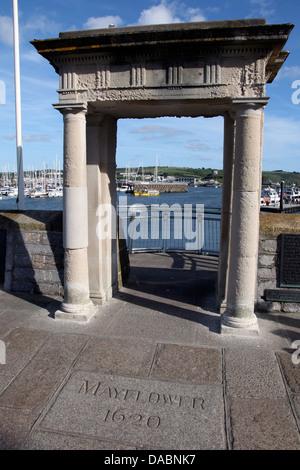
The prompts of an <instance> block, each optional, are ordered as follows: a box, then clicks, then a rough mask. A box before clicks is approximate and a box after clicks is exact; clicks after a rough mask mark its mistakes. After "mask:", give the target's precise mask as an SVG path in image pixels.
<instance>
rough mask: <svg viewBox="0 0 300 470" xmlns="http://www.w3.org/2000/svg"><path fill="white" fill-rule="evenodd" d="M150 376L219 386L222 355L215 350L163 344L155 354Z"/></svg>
mask: <svg viewBox="0 0 300 470" xmlns="http://www.w3.org/2000/svg"><path fill="white" fill-rule="evenodd" d="M183 362H184V367H182V364H183ZM152 374H153V376H154V377H159V378H165V379H173V380H178V379H179V380H188V381H190V382H192V383H199V384H200V383H201V384H205V385H217V384H221V383H222V354H221V352H220V351H218V350H217V349H209V348H195V347H189V346H179V345H176V344H164V345H161V346H160V349H159V351H158V353H157V357H156V360H155V364H154V367H153V371H152Z"/></svg>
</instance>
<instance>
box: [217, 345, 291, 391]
mask: <svg viewBox="0 0 300 470" xmlns="http://www.w3.org/2000/svg"><path fill="white" fill-rule="evenodd" d="M258 364H259V368H258V367H257V365H258ZM225 366H226V374H225V380H226V394H227V395H228V396H231V397H243V398H274V397H276V398H282V397H284V396H285V388H284V384H283V381H282V378H281V374H280V370H279V366H278V363H277V360H276V356H275V354H274V353H273V352H270V351H264V350H256V349H250V348H247V349H245V350H242V349H239V350H238V351H235V350H233V349H231V350H227V349H226V350H225Z"/></svg>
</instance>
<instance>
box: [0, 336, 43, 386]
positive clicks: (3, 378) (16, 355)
mask: <svg viewBox="0 0 300 470" xmlns="http://www.w3.org/2000/svg"><path fill="white" fill-rule="evenodd" d="M48 336H49V333H47V332H46V331H38V330H29V329H24V328H16V329H15V330H13V331H12V332H11V333H10V334H9V335H7V336H6V337H5V339H4V344H5V348H6V364H4V365H0V391H1V390H3V388H4V387H5V386H6V385H7V384H8V383H9V381H10V380H11V379H12V378H13V377H14V376H15V375H16V374H17V372H19V370H20V369H21V368H22V366H24V365H25V364H26V362H28V361H29V359H31V357H32V356H33V354H34V353H35V352H36V351H37V349H38V348H39V347H41V346H42V344H43V343H44V342H45V341H46V339H47V337H48Z"/></svg>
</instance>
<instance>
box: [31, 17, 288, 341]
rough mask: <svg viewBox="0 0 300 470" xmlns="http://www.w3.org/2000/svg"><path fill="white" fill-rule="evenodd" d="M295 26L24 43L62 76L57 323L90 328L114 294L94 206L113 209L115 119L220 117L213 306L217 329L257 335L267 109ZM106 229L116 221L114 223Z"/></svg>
mask: <svg viewBox="0 0 300 470" xmlns="http://www.w3.org/2000/svg"><path fill="white" fill-rule="evenodd" d="M292 28H293V25H291V24H279V25H278V24H277V25H276V24H275V25H273V24H271V25H268V24H266V21H265V20H263V19H251V20H233V21H217V22H201V23H186V24H182V23H181V24H168V25H158V26H155V25H154V26H142V27H125V28H107V29H101V30H88V31H70V32H63V33H60V35H59V37H58V38H54V39H46V40H34V41H32V44H33V45H34V47H35V48H36V49H37V51H38V52H39V53H40V54H41V55H42V56H43V57H45V58H46V59H47V60H48V61H49V62H50V64H51V65H52V66H53V67H54V68H55V70H56V72H57V73H58V74H59V89H58V96H59V102H58V103H57V104H55V105H54V107H55V108H56V109H57V110H58V111H60V112H61V113H62V115H63V120H64V175H65V178H64V247H65V280H64V288H65V297H64V301H63V303H62V306H61V309H60V311H59V312H58V313H57V316H56V317H57V318H63V319H70V320H73V321H88V320H89V318H91V316H92V315H93V314H94V304H93V302H92V301H95V300H96V301H97V302H98V303H101V302H102V301H104V300H105V299H109V298H110V297H111V296H112V295H113V294H114V292H115V290H116V288H117V240H116V237H114V238H113V237H111V238H107V239H106V240H99V238H98V237H97V234H96V227H97V224H98V223H99V216H98V215H97V208H98V207H99V205H101V204H111V205H112V207H115V206H116V201H117V199H116V183H115V165H116V164H115V152H116V135H117V120H118V119H119V118H152V117H153V118H154V117H160V116H178V117H181V116H191V117H197V116H204V117H214V116H223V117H224V161H223V169H224V180H223V181H224V184H223V202H222V227H221V246H220V261H219V285H218V304H219V306H220V309H221V311H222V312H223V314H222V317H221V318H222V319H221V326H222V328H221V331H222V332H223V333H232V332H233V333H239V332H242V333H243V334H257V319H256V316H255V314H254V301H255V287H256V273H257V253H258V237H259V210H260V182H261V155H262V142H263V110H264V107H265V106H266V105H267V103H268V98H266V96H265V86H266V83H271V82H272V81H273V79H274V78H275V77H276V74H277V73H278V71H279V69H280V67H281V66H282V64H283V63H284V61H285V60H286V58H287V56H288V52H286V51H284V50H283V47H284V45H285V43H286V41H287V39H288V37H289V34H290V32H291V30H292ZM112 223H113V224H114V221H112Z"/></svg>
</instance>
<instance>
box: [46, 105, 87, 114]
mask: <svg viewBox="0 0 300 470" xmlns="http://www.w3.org/2000/svg"><path fill="white" fill-rule="evenodd" d="M53 108H54V109H57V111H59V112H60V113H62V114H65V113H74V114H75V113H78V112H84V113H85V114H86V113H87V104H86V103H68V104H54V105H53Z"/></svg>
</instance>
